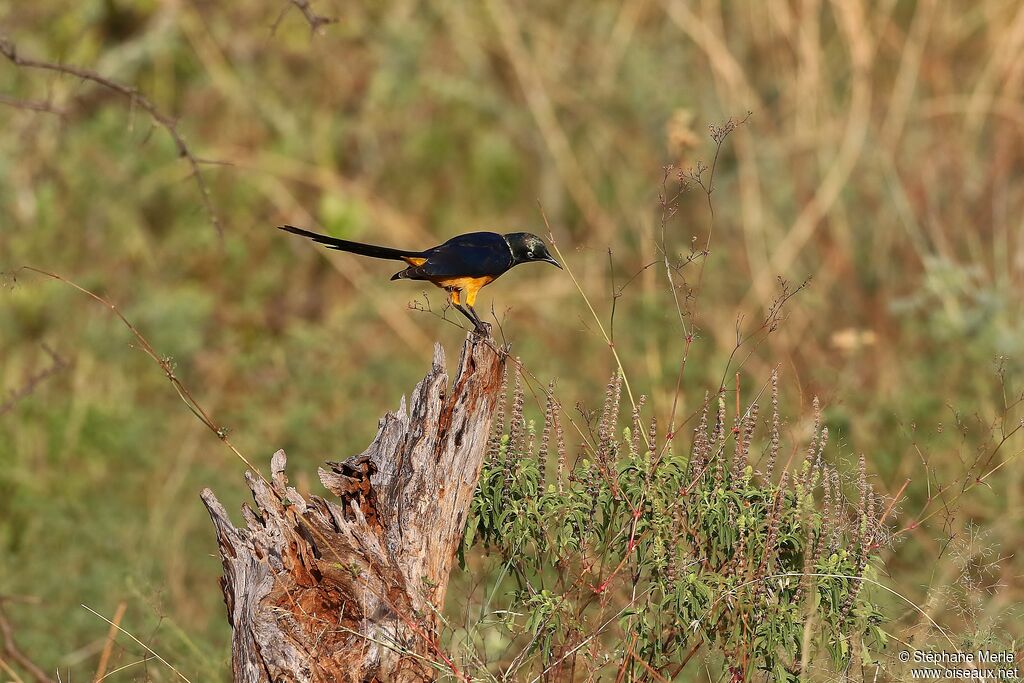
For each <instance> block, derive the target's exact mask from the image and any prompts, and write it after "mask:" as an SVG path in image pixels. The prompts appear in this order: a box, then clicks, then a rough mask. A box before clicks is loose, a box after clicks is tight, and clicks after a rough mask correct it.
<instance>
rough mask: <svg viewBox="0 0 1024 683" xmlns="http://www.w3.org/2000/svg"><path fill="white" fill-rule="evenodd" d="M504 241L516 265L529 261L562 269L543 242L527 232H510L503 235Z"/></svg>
mask: <svg viewBox="0 0 1024 683" xmlns="http://www.w3.org/2000/svg"><path fill="white" fill-rule="evenodd" d="M505 241H506V242H508V246H509V249H511V250H512V257H513V258H514V259H515V262H516V265H518V264H520V263H529V262H531V261H543V262H544V263H550V264H551V265H553V266H557V267H558V268H561V267H562V266H561V265H560V264H559V263H558V261H556V260H555V259H554V258H553V257H552V256H551V254H550V253H549V252H548V247H547V245H546V244H544V240H542V239H541V238H539V237H537V236H536V235H533V234H531V233H528V232H510V233H508V234H507V235H505Z"/></svg>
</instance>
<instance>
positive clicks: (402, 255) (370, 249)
mask: <svg viewBox="0 0 1024 683" xmlns="http://www.w3.org/2000/svg"><path fill="white" fill-rule="evenodd" d="M277 227H278V229H279V230H284V231H285V232H290V233H292V234H293V235H301V236H302V237H308V238H309V239H311V240H313V241H314V242H317V243H319V244H322V245H324V246H326V247H329V248H330V249H337V250H338V251H347V252H350V253H353V254H359V255H360V256H370V257H372V258H381V259H390V260H392V261H404V260H405V259H407V258H418V257H421V256H422V252H419V251H403V250H401V249H391V248H390V247H378V246H376V245H374V244H363V243H362V242H351V241H349V240H342V239H338V238H337V237H330V236H328V235H321V234H319V233H315V232H310V231H309V230H303V229H302V228H296V227H295V226H294V225H279V226H277Z"/></svg>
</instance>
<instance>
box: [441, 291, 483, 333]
mask: <svg viewBox="0 0 1024 683" xmlns="http://www.w3.org/2000/svg"><path fill="white" fill-rule="evenodd" d="M448 302H449V303H450V304H451V305H452V307H453V308H455V310H457V311H458V312H459V313H461V314H462V315H464V316H466V318H468V319H469V322H471V323H473V327H474V328H476V329H477V330H479V329H480V326H479V325H478V324H477V319H476V317H475V316H474V315H473V314H471V313H470V312H469V311H467V310H466V309H465V307H464V306H463V305H462V297H461V290H458V289H449V290H448Z"/></svg>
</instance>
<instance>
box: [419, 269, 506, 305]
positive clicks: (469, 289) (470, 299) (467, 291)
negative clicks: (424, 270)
mask: <svg viewBox="0 0 1024 683" xmlns="http://www.w3.org/2000/svg"><path fill="white" fill-rule="evenodd" d="M492 282H494V277H493V276H491V275H485V276H483V277H456V278H449V279H447V280H436V281H434V284H435V285H437V286H438V287H441V288H442V289H446V290H448V291H449V292H451V295H452V303H453V304H455V305H460V304H461V303H462V298H463V295H464V296H465V302H466V304H467V305H469V306H472V305H474V304H475V303H476V295H477V293H478V292H479V291H480V288H481V287H484V286H486V285H489V284H490V283H492Z"/></svg>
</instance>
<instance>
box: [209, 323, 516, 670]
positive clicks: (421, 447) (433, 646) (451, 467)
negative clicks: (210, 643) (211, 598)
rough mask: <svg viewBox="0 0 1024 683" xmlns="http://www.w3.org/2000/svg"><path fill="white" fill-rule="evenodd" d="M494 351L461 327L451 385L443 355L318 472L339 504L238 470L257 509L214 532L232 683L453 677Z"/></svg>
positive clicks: (282, 461) (219, 515)
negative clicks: (462, 549) (364, 443)
mask: <svg viewBox="0 0 1024 683" xmlns="http://www.w3.org/2000/svg"><path fill="white" fill-rule="evenodd" d="M503 364H504V356H503V355H501V354H499V353H498V352H496V351H495V350H494V347H493V345H492V342H490V340H485V339H481V338H480V337H476V336H473V335H470V336H469V337H468V338H467V340H466V342H465V344H464V346H463V349H462V357H461V359H460V362H459V368H458V371H457V373H456V376H455V381H454V383H453V385H452V387H451V390H450V391H449V388H448V378H447V375H446V373H445V369H444V353H443V351H442V350H441V347H440V345H438V346H437V347H436V348H435V352H434V362H433V367H432V368H431V369H430V372H429V373H427V376H426V377H425V378H424V379H423V381H422V382H420V383H419V384H418V385H417V386H416V389H415V390H414V391H413V393H412V397H411V399H410V401H409V405H408V407H407V406H406V402H405V399H404V398H403V399H402V403H401V405H400V407H399V409H398V411H397V413H388V414H387V415H385V416H384V418H382V419H381V421H380V423H379V431H378V433H377V436H376V438H375V439H374V440H373V443H372V444H370V447H369V448H367V449H366V451H364V452H363V453H362V454H360V455H356V456H353V457H351V458H349V459H348V460H346V461H344V462H328V463H326V464H325V466H324V467H322V468H320V470H319V474H320V480H321V482H322V483H323V485H324V486H325V487H326V488H327V489H328V490H329V491H331V492H332V493H333V494H335V495H336V496H338V498H339V500H336V501H335V500H325V499H323V498H320V497H318V496H311V497H310V498H309V499H308V500H306V499H305V498H303V497H302V496H301V495H299V493H298V492H297V491H296V490H295V489H294V488H292V487H290V486H288V479H287V477H286V476H285V465H286V462H287V458H286V456H285V454H284V451H278V452H277V453H275V454H274V456H273V458H272V460H271V478H270V480H269V481H267V480H265V479H263V478H262V477H260V476H257V475H254V474H253V473H251V472H246V481H247V483H248V485H249V488H250V489H251V490H252V495H253V498H254V500H255V502H256V508H255V509H252V508H250V507H249V506H248V505H246V506H243V509H242V514H243V516H244V518H245V522H246V527H245V528H235V527H234V526H233V525H232V523H231V521H230V519H229V518H228V515H227V512H226V511H225V509H224V507H223V506H222V505H221V504H220V502H219V501H218V500H217V498H216V497H215V496H214V495H213V493H212V492H211V491H210V490H209V489H206V490H204V491H203V492H202V499H203V502H204V503H205V504H206V507H207V509H208V510H209V512H210V516H211V517H212V518H213V523H214V526H215V527H216V529H217V542H218V546H219V550H220V556H221V560H222V562H223V565H224V576H223V578H222V579H221V587H222V589H223V591H224V600H225V602H226V604H227V611H228V621H229V622H230V624H231V626H232V629H233V635H232V668H233V672H234V680H235V681H236V683H241V682H244V683H277V682H279V681H287V682H293V681H294V682H296V683H300V682H301V683H307V682H308V683H321V682H323V683H326V682H331V683H333V682H335V681H360V682H362V681H425V680H432V679H434V678H435V677H436V676H437V675H438V672H439V671H447V672H448V673H451V668H450V667H449V665H448V663H447V662H446V657H445V655H444V654H443V652H442V651H441V649H440V647H439V645H438V640H437V633H438V615H439V614H440V612H441V611H442V609H443V607H444V599H445V592H446V590H447V587H448V575H449V572H450V570H451V567H452V562H453V560H454V557H455V554H456V552H457V550H458V546H459V543H460V541H461V539H462V534H463V530H464V527H465V523H466V515H467V513H468V509H469V505H470V502H471V500H472V497H473V491H474V489H475V487H476V482H477V479H478V477H479V475H480V468H481V465H482V463H483V459H484V454H485V451H486V445H487V437H488V432H489V429H490V424H491V417H492V415H493V413H494V409H495V406H496V405H497V404H498V402H499V400H500V398H501V396H500V385H501V375H502V369H503Z"/></svg>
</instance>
